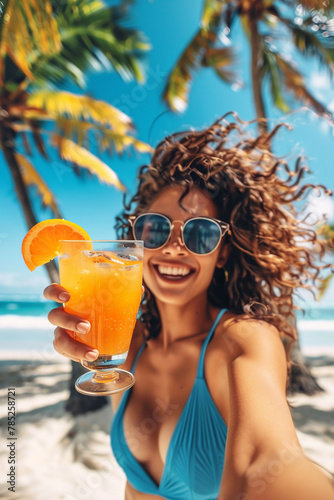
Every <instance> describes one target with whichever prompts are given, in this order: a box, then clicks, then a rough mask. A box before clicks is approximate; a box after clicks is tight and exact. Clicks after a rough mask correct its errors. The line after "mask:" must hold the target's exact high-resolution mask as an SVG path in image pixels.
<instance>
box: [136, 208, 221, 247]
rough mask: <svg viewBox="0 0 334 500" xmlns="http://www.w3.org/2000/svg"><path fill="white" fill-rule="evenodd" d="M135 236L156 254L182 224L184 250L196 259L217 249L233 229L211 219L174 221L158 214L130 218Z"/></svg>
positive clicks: (200, 218)
mask: <svg viewBox="0 0 334 500" xmlns="http://www.w3.org/2000/svg"><path fill="white" fill-rule="evenodd" d="M129 222H130V224H131V226H132V232H133V236H134V238H135V239H136V240H143V241H144V247H145V248H148V249H151V250H156V249H158V248H161V247H163V246H164V245H166V243H168V241H169V240H170V237H171V234H172V230H173V228H174V224H175V223H176V222H179V223H180V224H181V238H182V242H183V244H184V245H185V247H186V248H187V249H188V250H189V251H190V252H191V253H194V254H196V255H208V254H210V253H212V252H213V251H214V250H216V248H217V247H218V245H219V243H220V242H221V240H222V238H223V237H224V236H225V234H226V233H229V234H230V226H229V224H227V223H226V222H222V221H220V220H217V219H212V218H210V217H192V218H190V219H187V220H186V221H184V222H183V221H176V220H175V221H172V220H171V219H170V218H169V217H167V216H166V215H162V214H158V213H146V214H141V215H139V216H138V217H135V216H130V217H129Z"/></svg>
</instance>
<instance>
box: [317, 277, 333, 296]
mask: <svg viewBox="0 0 334 500" xmlns="http://www.w3.org/2000/svg"><path fill="white" fill-rule="evenodd" d="M332 279H333V274H329V275H328V276H326V278H324V279H323V280H322V283H321V284H320V286H319V287H318V296H317V300H319V301H320V300H321V299H322V297H323V296H324V295H325V292H326V291H327V290H328V288H329V285H330V284H331V281H332Z"/></svg>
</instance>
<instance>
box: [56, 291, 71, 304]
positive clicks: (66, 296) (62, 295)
mask: <svg viewBox="0 0 334 500" xmlns="http://www.w3.org/2000/svg"><path fill="white" fill-rule="evenodd" d="M58 297H59V298H60V300H62V301H63V302H67V301H68V300H69V298H70V294H69V293H67V292H60V294H59V295H58Z"/></svg>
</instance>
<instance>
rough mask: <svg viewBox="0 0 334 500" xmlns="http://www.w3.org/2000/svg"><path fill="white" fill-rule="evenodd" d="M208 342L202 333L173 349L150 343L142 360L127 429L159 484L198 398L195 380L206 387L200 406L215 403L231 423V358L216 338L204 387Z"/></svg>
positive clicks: (142, 461)
mask: <svg viewBox="0 0 334 500" xmlns="http://www.w3.org/2000/svg"><path fill="white" fill-rule="evenodd" d="M202 344H203V339H202V338H201V339H198V340H197V341H196V342H192V343H187V345H186V346H185V345H177V346H175V347H174V348H171V349H170V350H168V351H164V350H161V349H159V348H155V347H152V346H147V347H146V348H145V349H144V351H143V352H142V354H141V356H140V358H139V361H138V363H137V366H136V370H135V376H136V384H135V385H134V387H133V389H132V391H131V393H130V394H129V399H128V403H127V407H126V410H125V414H124V433H125V438H126V441H127V444H128V447H129V449H130V451H131V452H132V454H133V455H134V457H135V458H136V460H137V461H138V462H139V463H140V464H141V465H142V466H143V467H144V469H145V470H146V471H147V472H148V473H149V474H150V476H151V477H152V478H153V479H154V480H155V482H156V483H157V484H159V482H160V480H161V477H162V474H163V470H164V466H165V463H166V457H167V454H168V450H169V447H170V445H171V444H175V443H172V441H173V438H175V437H176V435H177V430H178V429H177V426H178V425H179V424H180V423H181V422H180V420H182V418H183V417H185V416H186V413H187V411H188V407H189V406H190V404H189V403H193V402H192V401H190V399H191V398H194V392H195V391H194V389H195V387H194V384H195V382H196V389H201V390H198V391H197V392H196V395H199V398H200V400H199V401H197V402H196V404H197V405H198V406H199V408H201V409H202V410H203V406H205V405H207V404H208V403H210V404H211V405H215V406H216V409H214V410H215V411H216V412H217V414H219V416H220V417H221V418H222V419H223V420H224V421H225V422H226V423H227V420H228V383H227V373H226V364H225V363H224V358H223V356H222V355H221V353H218V352H216V350H215V349H214V346H211V344H209V346H208V348H207V350H206V353H205V357H204V364H203V370H204V378H205V382H204V381H201V384H202V387H201V388H199V387H198V384H199V381H198V380H196V375H197V373H198V372H197V370H198V362H199V357H200V351H201V347H202ZM203 384H206V386H205V387H203ZM204 393H205V394H204ZM202 394H203V395H204V396H205V400H204V399H203V401H201V397H203V396H202ZM208 398H212V401H208ZM187 405H188V406H187ZM192 406H194V405H192ZM204 409H205V408H204ZM217 410H218V411H217ZM194 411H195V412H196V408H194ZM195 418H196V414H195ZM184 420H185V419H184V418H183V421H184ZM190 420H192V418H190ZM183 423H184V422H183ZM187 425H188V423H186V426H187ZM174 441H175V439H174Z"/></svg>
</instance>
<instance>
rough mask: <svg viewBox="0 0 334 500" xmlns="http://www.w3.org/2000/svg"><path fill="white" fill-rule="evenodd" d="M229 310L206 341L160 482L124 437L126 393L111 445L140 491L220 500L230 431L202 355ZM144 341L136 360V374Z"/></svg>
mask: <svg viewBox="0 0 334 500" xmlns="http://www.w3.org/2000/svg"><path fill="white" fill-rule="evenodd" d="M225 311H226V309H222V310H221V311H220V312H219V313H218V315H217V318H216V320H215V322H214V324H213V325H212V327H211V329H210V331H209V333H208V335H207V337H206V338H205V340H204V342H203V345H202V348H201V352H200V356H199V361H198V367H197V374H196V379H195V382H194V385H193V388H192V391H191V393H190V395H189V398H188V400H187V402H186V404H185V406H184V408H183V411H182V413H181V415H180V418H179V420H178V422H177V424H176V427H175V429H174V432H173V434H172V437H171V440H170V443H169V447H168V451H167V456H166V462H165V466H164V469H163V473H162V476H161V481H160V484H159V485H158V484H156V483H155V481H154V480H153V479H152V478H151V476H150V475H149V474H148V473H147V472H146V470H145V469H144V468H143V467H142V465H141V464H140V463H139V462H138V461H137V460H136V458H135V457H134V456H133V454H132V453H131V451H130V449H129V447H128V444H127V441H126V438H125V435H124V426H123V420H124V413H125V409H126V404H127V401H128V399H129V396H130V394H131V389H130V390H128V391H126V392H125V393H124V394H123V397H122V399H121V402H120V404H119V407H118V409H117V412H116V413H115V416H114V418H113V422H112V426H111V446H112V450H113V452H114V455H115V458H116V460H117V462H118V463H119V465H120V466H121V467H122V469H123V470H124V472H125V474H126V476H127V479H128V481H129V483H130V484H131V485H132V486H133V487H134V488H135V489H136V490H138V491H140V492H142V493H146V494H151V495H160V496H161V497H164V498H166V499H168V500H216V498H217V497H218V493H219V489H220V483H221V478H222V473H223V466H224V456H225V446H226V437H227V427H226V424H225V422H224V420H223V419H222V417H221V415H220V413H219V411H218V409H217V407H216V405H215V403H214V401H213V399H212V397H211V395H210V393H209V390H208V387H207V385H206V381H205V379H204V356H205V351H206V348H207V346H208V343H209V342H210V340H211V339H212V337H213V334H214V332H215V329H216V326H217V324H218V323H219V321H220V319H221V317H222V315H223V314H224V312H225ZM145 346H146V343H145V342H144V343H143V344H142V345H141V347H140V349H139V351H138V353H137V356H136V358H135V361H134V363H133V366H132V368H131V372H132V373H134V371H135V368H136V364H137V362H138V359H139V357H140V355H141V353H142V352H143V350H144V348H145Z"/></svg>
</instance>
